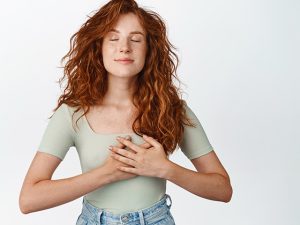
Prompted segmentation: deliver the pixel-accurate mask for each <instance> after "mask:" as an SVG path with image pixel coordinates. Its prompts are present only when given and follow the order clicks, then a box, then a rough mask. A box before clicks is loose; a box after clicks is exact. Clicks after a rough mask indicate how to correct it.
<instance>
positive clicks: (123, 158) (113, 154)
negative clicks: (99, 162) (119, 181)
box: [111, 150, 137, 167]
mask: <svg viewBox="0 0 300 225" xmlns="http://www.w3.org/2000/svg"><path fill="white" fill-rule="evenodd" d="M125 151H126V150H125ZM111 157H113V158H114V159H116V160H119V161H120V162H123V163H125V164H127V165H130V166H134V167H135V166H136V165H137V162H136V161H134V160H132V159H129V158H126V157H124V156H121V155H119V154H116V153H114V152H112V153H111Z"/></svg>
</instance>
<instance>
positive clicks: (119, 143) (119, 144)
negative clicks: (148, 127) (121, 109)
mask: <svg viewBox="0 0 300 225" xmlns="http://www.w3.org/2000/svg"><path fill="white" fill-rule="evenodd" d="M118 137H119V136H118ZM125 139H126V140H129V141H131V136H128V135H127V136H126V137H125ZM125 146H126V145H124V144H123V143H121V142H118V144H117V147H119V148H124V147H125Z"/></svg>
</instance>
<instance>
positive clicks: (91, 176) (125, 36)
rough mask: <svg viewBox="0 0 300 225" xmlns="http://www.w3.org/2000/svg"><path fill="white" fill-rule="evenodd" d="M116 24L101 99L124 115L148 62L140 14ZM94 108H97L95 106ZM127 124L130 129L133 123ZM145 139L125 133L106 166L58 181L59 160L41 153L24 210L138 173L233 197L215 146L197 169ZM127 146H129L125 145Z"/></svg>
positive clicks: (29, 177) (25, 190)
mask: <svg viewBox="0 0 300 225" xmlns="http://www.w3.org/2000/svg"><path fill="white" fill-rule="evenodd" d="M114 29H116V30H118V31H119V33H116V32H110V33H109V34H108V35H107V36H106V37H105V38H104V42H103V49H102V50H103V61H104V65H105V68H106V70H107V72H108V73H107V74H108V91H107V93H106V95H105V97H104V100H103V106H102V107H104V108H102V110H104V111H105V110H109V111H110V112H112V113H111V114H109V115H110V116H115V117H119V118H121V119H122V117H121V115H124V110H125V111H126V112H128V111H130V110H132V112H134V107H133V104H132V93H133V90H134V89H133V88H134V82H135V79H136V75H137V74H138V73H139V72H140V71H141V70H142V68H143V66H144V63H145V55H146V52H147V49H146V41H145V34H146V33H145V31H144V30H143V28H142V27H141V25H140V23H139V21H138V19H137V17H136V16H135V15H133V14H131V13H130V14H126V15H122V16H121V17H120V18H119V20H118V22H117V24H116V25H115V27H114ZM132 31H140V32H142V33H143V34H144V35H141V34H130V32H132ZM136 41H140V42H136ZM123 57H128V58H132V59H133V60H134V62H133V63H132V64H120V63H118V62H116V61H115V59H119V58H123ZM128 109H130V110H128ZM94 112H97V107H95V109H94ZM98 116H99V115H98ZM91 118H92V117H91ZM94 118H97V116H95V117H94ZM125 119H126V118H124V120H125ZM89 122H90V124H91V125H92V127H93V128H94V129H95V130H101V129H98V127H97V124H96V125H93V124H94V123H93V121H91V120H90V121H89ZM99 124H101V123H99ZM99 124H98V125H99ZM125 124H128V123H125ZM122 129H123V128H122ZM124 129H128V130H129V129H130V126H128V127H127V128H126V127H125V128H124ZM143 138H144V140H145V142H144V143H143V144H141V145H136V144H134V143H133V142H131V141H130V140H125V139H123V138H121V139H119V140H118V141H119V144H118V145H116V146H112V153H114V154H111V155H110V156H109V157H108V159H107V160H106V162H105V163H104V165H102V166H99V167H97V168H95V169H93V170H91V171H88V172H86V173H83V174H80V175H77V176H73V177H69V178H64V179H58V180H52V179H51V178H52V175H53V173H54V171H55V170H56V168H57V167H58V165H59V164H60V163H61V159H59V158H57V157H55V156H53V155H51V154H47V153H44V152H37V153H36V155H35V157H34V159H33V160H32V162H31V164H30V167H29V169H28V172H27V174H26V176H25V179H24V182H23V185H22V189H21V192H20V196H19V207H20V210H21V212H22V213H24V214H27V213H31V212H36V211H41V210H44V209H48V208H52V207H55V206H58V205H62V204H65V203H67V202H70V201H72V200H75V199H77V198H79V197H81V196H83V195H85V194H87V193H89V192H92V191H94V190H96V189H98V188H101V187H103V186H104V185H107V184H109V183H112V182H115V181H118V180H124V179H129V178H131V177H134V176H137V175H144V176H153V177H160V178H164V179H166V180H169V181H171V182H173V183H175V184H177V185H179V186H181V187H182V188H184V189H185V190H187V191H189V192H191V193H194V194H195V195H197V196H199V197H203V198H207V199H211V200H216V201H223V202H229V201H230V199H231V196H232V187H231V184H230V179H229V176H228V174H227V172H226V170H225V169H224V167H223V166H222V164H221V162H220V160H219V159H218V157H217V155H216V154H215V152H214V151H211V152H210V153H208V154H206V155H204V156H201V157H198V158H195V159H193V160H191V162H192V163H193V165H194V166H195V168H196V169H197V171H193V170H189V169H187V168H184V167H182V166H180V165H178V164H176V163H173V162H171V161H170V160H169V159H168V158H167V156H166V155H165V153H164V149H163V147H162V145H161V144H160V143H159V142H157V140H155V139H154V138H152V137H146V136H143ZM126 146H127V147H128V149H129V151H128V150H127V151H125V150H124V148H125V147H126Z"/></svg>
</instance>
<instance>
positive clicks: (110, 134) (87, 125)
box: [83, 115, 139, 136]
mask: <svg viewBox="0 0 300 225" xmlns="http://www.w3.org/2000/svg"><path fill="white" fill-rule="evenodd" d="M83 119H84V123H85V125H86V127H87V128H88V130H89V131H90V133H92V134H93V135H97V136H117V135H137V134H136V133H132V132H131V133H107V134H103V133H97V132H95V131H94V130H93V129H92V128H91V126H90V124H89V122H88V120H87V118H86V116H85V115H83ZM138 136H139V135H138Z"/></svg>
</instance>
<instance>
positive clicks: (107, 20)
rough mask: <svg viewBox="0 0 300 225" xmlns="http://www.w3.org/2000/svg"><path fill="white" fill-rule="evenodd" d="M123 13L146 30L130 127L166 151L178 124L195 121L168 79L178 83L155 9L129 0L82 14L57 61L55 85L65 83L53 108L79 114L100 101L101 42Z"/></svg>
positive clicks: (104, 85)
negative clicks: (59, 73)
mask: <svg viewBox="0 0 300 225" xmlns="http://www.w3.org/2000/svg"><path fill="white" fill-rule="evenodd" d="M126 13H134V14H135V15H136V16H137V17H138V19H139V21H140V23H141V25H142V27H143V28H144V29H145V31H146V41H147V49H150V51H147V53H146V59H145V65H144V67H143V69H142V70H141V71H140V73H139V74H137V76H138V77H137V88H136V90H135V92H134V94H133V104H134V105H135V106H136V108H137V109H138V114H137V115H138V116H137V117H136V119H135V121H134V123H133V124H132V130H133V131H134V133H136V134H137V135H139V136H142V134H146V135H148V136H151V137H153V138H155V139H157V141H158V142H160V143H161V145H162V146H163V148H164V149H165V152H166V154H170V153H172V152H173V151H174V150H175V149H176V146H177V144H178V143H180V142H181V140H182V137H183V132H184V126H183V125H188V126H193V127H195V125H194V124H192V123H191V121H190V120H189V118H188V117H187V114H186V110H185V107H184V104H186V102H185V101H184V100H182V99H181V98H180V97H179V95H181V93H180V89H179V88H177V87H176V86H175V85H174V84H173V82H172V78H173V77H174V78H175V79H177V80H178V81H179V84H180V80H179V79H178V77H177V75H176V70H177V65H178V56H177V55H176V54H175V53H174V52H173V51H172V48H174V49H176V48H175V47H174V46H173V45H172V44H171V43H170V42H169V40H168V38H167V34H166V26H165V24H164V22H163V20H162V19H161V18H160V16H159V15H158V14H157V13H155V12H153V11H151V10H145V9H143V8H141V7H139V6H138V4H137V3H136V2H135V1H134V0H112V1H109V2H108V3H107V4H105V5H104V6H103V7H101V8H100V9H99V10H98V11H96V13H95V14H94V15H93V16H92V17H90V16H88V17H89V19H88V20H87V21H86V22H85V23H84V24H83V25H82V26H81V28H80V29H79V31H78V32H76V33H75V34H73V35H72V37H71V39H70V45H71V47H70V50H69V52H68V53H67V54H66V55H65V56H64V57H63V58H62V59H61V63H62V62H63V61H64V60H65V59H66V58H68V61H67V63H66V65H65V66H64V67H63V68H64V75H63V77H61V78H60V79H59V80H58V82H59V83H60V87H61V84H62V81H63V80H64V79H65V78H66V77H67V81H68V82H67V86H66V87H65V89H64V93H63V94H62V95H61V96H60V97H59V99H58V105H57V107H56V108H55V109H54V110H53V111H56V110H57V109H58V108H59V107H60V106H61V105H62V104H63V103H65V104H67V105H69V106H71V107H75V108H76V110H75V111H74V113H73V116H74V114H75V112H77V111H79V110H80V109H83V110H84V113H83V114H82V115H81V117H82V116H84V115H86V114H87V113H88V112H89V110H90V107H91V106H93V105H101V102H102V100H103V97H104V95H105V93H106V91H107V89H108V80H107V71H106V70H105V68H104V64H103V58H102V54H101V52H102V41H103V38H104V36H105V35H106V34H107V33H108V31H109V30H110V29H111V28H112V27H113V25H114V24H115V23H116V21H117V20H118V18H119V16H120V15H121V14H126ZM73 116H72V118H73ZM51 117H52V116H51ZM51 117H50V118H51ZM79 118H80V117H79ZM79 118H78V119H77V121H78V120H79ZM77 121H76V124H77Z"/></svg>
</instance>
